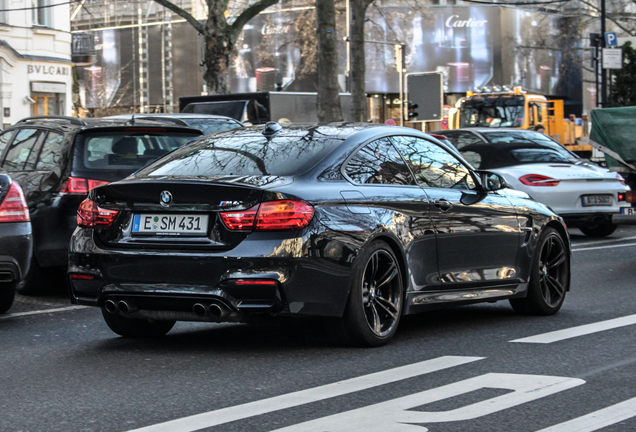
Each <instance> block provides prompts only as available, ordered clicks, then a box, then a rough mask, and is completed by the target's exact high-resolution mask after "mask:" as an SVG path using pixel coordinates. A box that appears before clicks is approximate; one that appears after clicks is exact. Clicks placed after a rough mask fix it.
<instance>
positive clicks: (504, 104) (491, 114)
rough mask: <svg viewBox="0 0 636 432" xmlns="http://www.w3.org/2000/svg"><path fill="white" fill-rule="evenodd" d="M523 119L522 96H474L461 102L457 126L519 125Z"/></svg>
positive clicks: (493, 126)
mask: <svg viewBox="0 0 636 432" xmlns="http://www.w3.org/2000/svg"><path fill="white" fill-rule="evenodd" d="M523 121H524V100H523V97H522V98H516V97H511V96H501V97H475V98H474V99H469V100H465V101H464V102H463V103H462V107H461V109H460V117H459V127H460V128H466V127H491V128H499V127H519V126H522V125H523Z"/></svg>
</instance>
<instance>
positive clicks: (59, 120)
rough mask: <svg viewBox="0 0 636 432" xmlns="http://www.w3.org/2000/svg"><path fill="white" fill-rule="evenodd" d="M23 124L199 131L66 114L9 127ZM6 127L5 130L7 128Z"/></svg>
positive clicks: (69, 128) (142, 121) (79, 128)
mask: <svg viewBox="0 0 636 432" xmlns="http://www.w3.org/2000/svg"><path fill="white" fill-rule="evenodd" d="M24 126H38V127H46V128H49V129H58V130H62V131H78V132H79V131H82V130H89V129H108V128H110V129H118V128H124V127H125V128H126V129H130V128H139V129H141V128H144V127H145V128H148V127H158V128H162V129H168V130H170V131H171V132H191V133H199V134H200V133H201V131H200V130H199V129H196V128H192V127H188V126H181V125H166V123H165V122H160V121H153V120H150V119H140V120H139V121H136V120H135V122H134V124H131V122H130V120H129V119H106V118H78V117H67V116H35V117H27V118H24V119H22V120H19V121H18V122H17V123H15V124H13V125H12V126H11V128H16V127H24ZM8 129H10V128H7V129H5V130H8Z"/></svg>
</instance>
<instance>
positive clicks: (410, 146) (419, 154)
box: [393, 136, 476, 189]
mask: <svg viewBox="0 0 636 432" xmlns="http://www.w3.org/2000/svg"><path fill="white" fill-rule="evenodd" d="M393 141H394V142H395V146H396V147H397V149H398V150H399V152H400V153H401V154H402V156H404V159H406V161H407V163H408V164H409V167H410V168H411V170H412V171H413V174H414V175H415V180H416V181H417V183H418V184H419V185H420V186H422V187H433V188H448V189H474V188H475V186H476V185H475V181H474V179H473V177H472V174H471V172H470V170H469V169H468V168H467V167H466V166H464V165H463V164H462V163H461V162H460V161H459V159H457V158H455V156H453V155H452V154H450V153H449V152H448V151H446V150H444V149H443V148H441V147H440V146H438V145H437V144H434V143H432V142H429V141H426V140H424V139H422V138H417V137H409V136H396V137H393Z"/></svg>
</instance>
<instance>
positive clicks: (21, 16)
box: [0, 0, 73, 128]
mask: <svg viewBox="0 0 636 432" xmlns="http://www.w3.org/2000/svg"><path fill="white" fill-rule="evenodd" d="M0 9H1V11H0V124H1V125H2V127H3V128H4V127H7V126H9V125H11V124H13V123H15V122H17V121H18V120H20V119H22V118H24V117H29V116H32V115H71V108H72V86H73V77H72V75H73V68H72V63H71V33H70V22H69V19H68V17H69V6H68V2H65V1H63V0H51V1H49V0H33V1H29V0H21V1H13V0H12V1H8V0H2V1H0Z"/></svg>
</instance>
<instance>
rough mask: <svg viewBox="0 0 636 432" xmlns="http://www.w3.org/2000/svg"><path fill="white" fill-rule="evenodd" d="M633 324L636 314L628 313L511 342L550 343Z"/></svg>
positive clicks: (635, 322) (635, 321)
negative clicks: (619, 316)
mask: <svg viewBox="0 0 636 432" xmlns="http://www.w3.org/2000/svg"><path fill="white" fill-rule="evenodd" d="M633 324H636V315H628V316H624V317H621V318H614V319H611V320H607V321H599V322H596V323H592V324H585V325H581V326H577V327H570V328H567V329H563V330H557V331H552V332H548V333H543V334H539V335H535V336H530V337H525V338H522V339H515V340H511V341H510V342H523V343H542V344H548V343H552V342H559V341H562V340H565V339H571V338H575V337H578V336H585V335H588V334H592V333H598V332H602V331H605V330H611V329H615V328H618V327H625V326H628V325H633Z"/></svg>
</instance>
